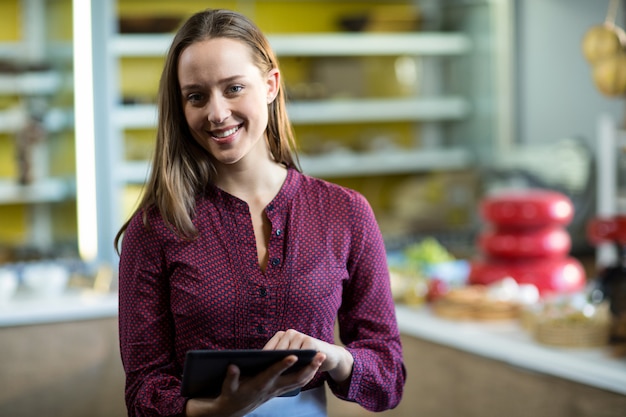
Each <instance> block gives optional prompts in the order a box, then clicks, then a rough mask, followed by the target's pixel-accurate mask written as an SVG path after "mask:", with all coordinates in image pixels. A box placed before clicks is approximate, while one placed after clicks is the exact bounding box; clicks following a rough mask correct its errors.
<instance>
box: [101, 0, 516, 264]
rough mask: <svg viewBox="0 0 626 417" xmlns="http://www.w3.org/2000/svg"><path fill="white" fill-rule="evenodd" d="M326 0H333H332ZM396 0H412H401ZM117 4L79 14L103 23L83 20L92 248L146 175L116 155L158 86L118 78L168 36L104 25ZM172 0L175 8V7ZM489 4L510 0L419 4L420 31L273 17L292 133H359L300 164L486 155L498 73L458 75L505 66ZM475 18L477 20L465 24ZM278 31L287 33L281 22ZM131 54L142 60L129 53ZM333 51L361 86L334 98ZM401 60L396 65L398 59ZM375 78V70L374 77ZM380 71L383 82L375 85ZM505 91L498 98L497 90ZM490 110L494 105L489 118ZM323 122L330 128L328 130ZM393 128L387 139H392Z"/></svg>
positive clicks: (500, 110)
mask: <svg viewBox="0 0 626 417" xmlns="http://www.w3.org/2000/svg"><path fill="white" fill-rule="evenodd" d="M338 3H339V2H333V7H335V6H337V5H338ZM355 3H356V2H355ZM406 3H407V4H414V5H416V6H417V5H418V4H419V2H417V1H413V0H407V2H406ZM500 3H501V4H500ZM122 5H123V0H106V1H103V2H96V3H93V7H92V10H91V13H92V16H89V18H91V19H93V16H95V15H97V16H98V20H99V21H101V22H105V24H101V25H95V26H94V27H93V32H92V37H93V51H94V52H93V54H94V55H93V58H94V62H97V65H95V66H94V79H97V80H98V82H97V83H94V85H93V87H92V88H93V89H94V93H95V95H97V96H99V97H102V98H103V100H100V101H97V102H96V103H97V106H96V107H97V109H96V110H95V116H96V118H95V125H96V126H97V127H96V129H95V130H96V136H102V138H101V140H98V141H97V144H96V151H95V152H96V153H97V154H98V164H103V167H102V169H98V172H99V173H106V174H104V178H99V179H98V181H97V183H98V184H100V185H99V186H98V187H97V193H98V195H100V198H98V200H99V201H106V205H107V206H106V207H105V208H103V209H102V210H98V216H99V220H98V240H99V241H101V242H102V243H101V245H99V246H100V247H108V246H110V245H109V244H108V243H106V242H110V241H111V240H113V238H114V236H112V235H111V233H112V231H113V230H116V229H118V228H119V225H120V224H121V223H122V222H123V219H122V217H123V214H122V210H121V207H122V206H123V204H122V200H123V196H124V192H125V190H126V188H127V185H135V184H137V185H142V184H144V183H145V181H146V179H147V178H148V174H149V165H148V162H147V161H134V160H127V159H126V158H127V155H128V154H129V153H128V152H127V151H126V149H127V143H126V140H128V139H129V138H131V136H133V135H134V132H130V131H132V130H152V129H155V128H156V126H157V122H158V110H157V107H156V105H155V104H154V103H150V102H145V101H143V99H142V97H145V96H147V95H148V94H147V91H148V90H147V89H148V88H152V90H150V91H152V92H156V89H157V87H158V86H157V85H153V86H152V87H149V86H141V87H142V89H141V93H136V92H135V93H133V92H131V91H122V89H123V85H126V83H128V82H130V83H134V82H137V81H133V80H136V79H138V78H139V77H140V74H141V73H140V72H139V70H138V68H137V67H135V64H137V66H139V65H144V64H145V65H146V66H150V68H151V70H153V68H154V67H153V66H154V65H157V64H156V61H155V60H154V59H153V58H161V59H162V58H163V57H165V55H166V54H167V52H168V49H169V48H170V46H171V42H172V40H173V37H174V33H160V34H159V33H146V34H122V33H119V32H118V31H117V29H116V28H117V24H118V23H119V22H118V21H119V19H120V17H121V16H120V13H124V10H123V9H124V8H123V7H121V6H122ZM385 5H386V2H385V1H383V0H375V1H374V0H372V1H368V2H367V6H365V5H361V6H363V10H364V11H367V9H369V11H372V10H373V9H374V8H376V7H378V6H385ZM273 7H276V5H274V4H271V5H270V4H268V3H265V2H263V1H257V0H252V1H249V2H246V11H247V12H248V15H249V16H250V17H251V18H252V19H253V20H254V19H255V18H256V17H257V16H262V15H263V14H264V13H266V12H268V11H269V10H272V8H273ZM180 8H181V10H182V9H185V6H182V5H181V6H180ZM339 9H340V8H337V10H336V11H335V12H334V13H333V12H332V11H330V10H329V13H330V14H331V16H329V18H333V17H332V15H335V16H334V18H333V19H335V21H336V19H337V17H338V16H339V15H341V13H343V12H342V11H341V10H339ZM496 9H498V10H505V11H510V10H512V2H510V0H506V1H503V2H499V3H498V6H497V7H496V6H494V5H491V4H489V5H486V7H482V6H480V7H474V5H471V6H470V5H468V7H463V8H462V11H460V12H459V13H456V12H454V16H452V14H450V17H451V19H449V20H445V21H444V20H443V19H441V20H439V18H440V17H443V15H444V14H447V13H448V12H449V11H450V9H449V8H448V7H445V6H443V5H439V4H435V3H434V2H433V5H432V10H430V9H429V10H430V11H429V13H431V14H429V15H430V16H431V17H435V16H436V17H437V23H436V24H435V23H433V24H432V25H429V26H428V29H427V30H426V31H422V32H420V31H415V32H410V31H402V32H368V31H361V32H324V28H326V27H330V26H328V25H323V24H320V25H313V26H311V27H312V28H313V27H314V28H315V29H312V30H313V31H311V32H308V31H306V32H305V29H304V28H303V31H302V32H298V26H297V25H294V23H297V22H290V24H289V25H281V24H280V22H276V26H275V32H274V33H271V32H268V40H269V42H270V44H271V45H272V47H273V50H274V52H275V53H276V55H277V56H278V57H279V59H282V58H284V57H286V58H288V59H287V60H286V62H285V63H284V66H285V72H284V73H285V74H286V75H285V76H286V77H287V76H290V77H292V76H293V79H291V78H290V82H292V83H294V84H293V85H294V86H298V87H300V86H303V90H302V91H304V92H305V93H303V94H300V95H298V94H296V93H293V94H291V95H290V96H289V98H290V99H289V101H288V102H287V112H288V114H289V119H290V121H291V122H292V124H293V125H294V126H295V130H296V134H297V135H298V137H299V138H300V139H301V140H302V141H305V140H306V136H307V135H305V134H303V132H306V131H307V129H310V128H313V127H314V126H320V129H319V135H320V136H321V137H323V138H324V139H323V140H325V141H333V142H340V147H341V145H342V144H343V143H341V141H342V140H343V139H344V138H345V142H346V147H349V146H350V145H349V144H348V142H349V141H350V140H352V139H351V137H346V136H345V135H347V134H346V133H345V132H346V131H349V132H352V131H354V135H355V136H356V135H359V138H358V140H359V145H358V148H359V149H368V152H363V153H360V152H346V153H343V152H337V151H335V152H332V153H329V154H315V155H313V154H301V155H300V159H301V166H302V169H303V171H304V172H305V173H306V174H309V175H312V176H316V177H322V178H333V179H339V178H340V177H350V176H358V177H363V178H365V177H368V176H378V175H392V176H393V175H397V174H422V173H429V172H432V171H433V170H435V171H440V170H441V171H446V170H458V169H465V168H468V167H474V166H477V164H480V161H482V160H486V159H487V157H488V156H489V155H483V154H486V153H488V152H487V151H483V149H494V146H491V145H492V143H495V132H496V131H500V129H499V127H500V124H501V123H500V120H503V121H504V122H507V121H509V120H510V117H509V116H510V115H509V114H508V110H510V109H509V108H508V107H506V106H504V107H502V105H501V102H500V101H497V100H496V99H498V98H499V97H500V95H501V94H502V92H501V91H500V81H502V80H503V79H504V78H503V77H499V78H497V79H495V78H491V77H487V78H485V77H478V78H477V77H474V78H473V79H472V82H467V81H469V79H468V80H467V81H466V80H465V77H467V76H469V75H468V74H490V73H494V74H496V73H497V74H500V67H502V66H503V65H504V64H506V65H508V63H504V64H503V63H502V62H501V61H503V60H507V59H508V58H510V55H503V54H501V53H500V51H499V49H498V48H499V47H500V46H502V45H504V44H506V42H507V40H508V38H503V40H501V41H499V42H494V41H493V40H494V39H496V38H499V37H500V35H502V33H501V31H502V28H503V25H505V26H506V29H507V30H510V29H511V25H512V23H513V22H512V20H510V19H508V18H506V19H504V20H503V21H505V22H504V23H502V24H500V25H497V24H496V23H495V22H494V20H496V19H500V18H501V17H502V16H501V15H500V14H498V13H496ZM189 12H191V11H189ZM185 13H187V12H185ZM136 17H137V16H136ZM295 19H299V20H300V21H304V20H306V19H307V17H306V16H303V15H299V16H296V17H295ZM476 22H481V23H480V25H479V26H476V25H475V23H476ZM329 23H330V25H332V24H333V23H332V22H330V21H329ZM439 23H441V24H439ZM444 23H445V24H444ZM438 28H442V30H437V29H438ZM443 28H445V29H443ZM281 30H289V31H290V32H282V33H281V32H280V31H281ZM142 58H149V59H145V60H143V62H140V61H141V60H142ZM291 58H295V59H291ZM300 58H304V59H302V60H301V59H300ZM333 58H350V59H348V60H347V61H350V63H354V64H355V68H357V65H358V66H360V67H361V69H362V74H360V76H361V77H362V78H363V83H367V86H368V88H363V89H354V90H350V91H352V93H341V94H338V95H337V96H338V97H337V98H334V97H329V96H325V95H324V92H325V91H330V92H336V89H335V88H333V87H332V86H331V85H330V83H328V84H329V85H327V86H325V87H324V81H325V80H326V79H325V78H324V76H325V75H324V74H323V73H322V72H323V71H324V68H326V67H325V66H324V65H326V64H327V63H328V62H331V61H330V60H331V59H333ZM354 58H357V59H354ZM360 58H362V59H360ZM390 58H391V59H390ZM393 58H402V59H401V60H396V59H393ZM403 63H405V64H407V65H406V66H405V67H402V66H401V65H402V64H403ZM127 64H128V65H127ZM291 64H293V65H291ZM409 65H411V67H410V68H409ZM156 70H157V71H160V70H161V69H160V68H159V69H156ZM123 71H125V72H123ZM290 71H293V72H290ZM346 71H347V69H346ZM375 71H381V72H383V74H384V75H379V74H378V73H375ZM402 71H404V72H402ZM329 72H330V74H331V75H330V76H329V77H330V78H331V80H333V81H335V82H339V83H341V81H338V80H337V77H335V73H334V72H332V69H330V70H329ZM337 75H338V74H337ZM355 75H356V74H355ZM343 76H345V77H348V78H350V77H351V73H349V72H345V74H343ZM394 76H395V77H396V78H397V79H396V80H395V81H394ZM379 77H383V78H384V79H381V80H379V79H378V78H379ZM370 78H373V79H370ZM355 80H356V78H355ZM286 81H287V80H286ZM379 81H380V82H379ZM387 81H389V82H390V83H393V84H385V83H386V82H387ZM359 82H360V81H358V80H356V81H355V83H359ZM313 84H315V85H316V86H317V84H319V87H320V88H319V89H316V90H315V91H314V92H313V93H312V94H308V90H306V88H307V87H310V86H312V85H313ZM369 86H371V87H372V88H369ZM390 86H391V88H389V87H390ZM133 87H137V88H132V90H135V91H139V86H133ZM144 88H145V89H144ZM324 88H326V90H324ZM296 90H297V89H294V91H296ZM312 90H313V89H312ZM297 91H299V90H297ZM125 94H128V95H129V96H130V97H125ZM137 94H138V95H139V96H140V97H139V100H138V101H137V103H138V104H123V103H124V102H125V99H127V98H129V99H132V98H133V96H135V95H137ZM150 95H153V93H150ZM339 96H340V97H341V98H339ZM296 97H297V98H299V99H296ZM506 97H510V94H508V92H507V94H506ZM311 98H315V99H314V100H310V99H311ZM496 108H497V111H496ZM492 114H498V118H497V120H496V119H494V118H493V117H492ZM335 128H336V129H337V130H336V134H334V133H329V132H331V131H332V129H335ZM371 128H374V129H376V132H377V133H376V134H375V135H371V134H370V133H369V132H370V131H371V130H372V129H371ZM352 129H354V130H352ZM359 132H361V133H359ZM143 133H144V132H141V134H143ZM348 134H349V135H352V133H348ZM367 137H370V138H371V139H372V142H371V143H369V144H368V143H364V142H365V139H362V138H367ZM380 137H390V138H392V139H391V140H390V142H393V143H391V144H390V146H389V147H386V146H385V148H384V149H381V148H380V146H379V145H380V144H379V143H378V142H377V139H379V138H380ZM503 137H505V139H502V141H506V140H508V138H509V137H511V136H510V135H504V136H503ZM396 138H398V140H397V145H398V146H399V147H398V148H394V147H393V146H394V144H396ZM305 145H306V143H303V145H302V149H313V148H314V146H311V147H307V146H305ZM381 146H382V145H381ZM496 148H497V146H496ZM493 152H496V150H494V151H493ZM489 153H491V151H489ZM99 175H100V176H102V175H103V174H99ZM390 180H391V181H393V179H391V178H390ZM363 184H364V185H363V187H366V186H367V185H366V184H367V179H365V181H364V183H363ZM359 191H361V190H359ZM105 251H106V250H105ZM99 256H100V255H99ZM101 256H102V258H103V259H106V260H107V261H111V262H112V263H115V262H116V261H117V256H116V254H114V253H113V252H110V251H109V252H107V253H106V254H103V255H101Z"/></svg>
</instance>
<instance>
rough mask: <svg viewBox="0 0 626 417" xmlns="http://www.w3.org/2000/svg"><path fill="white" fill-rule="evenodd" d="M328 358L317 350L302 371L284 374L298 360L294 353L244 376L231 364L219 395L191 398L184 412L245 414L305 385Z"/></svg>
mask: <svg viewBox="0 0 626 417" xmlns="http://www.w3.org/2000/svg"><path fill="white" fill-rule="evenodd" d="M325 359H326V355H324V354H323V353H320V352H318V353H317V354H316V355H315V357H314V358H313V361H312V362H311V363H310V364H309V365H307V366H306V367H304V368H303V369H301V370H300V371H298V372H294V373H290V374H287V375H282V373H283V372H285V371H286V370H287V369H289V367H291V366H292V365H293V364H295V363H296V362H297V360H298V358H297V357H296V356H295V355H290V356H287V357H286V358H284V359H283V360H281V361H280V362H278V363H275V364H274V365H272V366H270V367H269V368H267V369H266V370H264V371H263V372H261V373H259V374H258V375H256V376H254V377H250V378H244V379H241V378H240V372H239V368H237V367H236V366H235V365H230V366H229V367H228V371H227V373H226V378H225V379H224V383H223V384H222V392H221V394H220V396H219V397H217V398H192V399H190V400H188V401H187V405H186V407H185V414H186V416H187V417H196V416H224V417H226V416H228V417H238V416H245V415H246V414H248V413H250V412H251V411H253V410H254V409H255V408H257V407H259V406H260V405H261V404H263V403H265V402H266V401H267V400H270V399H272V398H274V397H277V396H279V395H283V394H285V393H287V392H289V391H292V390H294V389H296V388H302V387H303V386H305V385H306V384H307V383H308V382H309V381H310V380H311V379H313V377H314V376H315V373H316V372H317V371H318V370H319V369H320V366H321V365H322V364H323V363H324V361H325Z"/></svg>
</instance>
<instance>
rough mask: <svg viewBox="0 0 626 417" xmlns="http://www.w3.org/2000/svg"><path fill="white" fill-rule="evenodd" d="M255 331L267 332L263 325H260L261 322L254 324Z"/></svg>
mask: <svg viewBox="0 0 626 417" xmlns="http://www.w3.org/2000/svg"><path fill="white" fill-rule="evenodd" d="M256 331H257V333H260V334H265V333H267V331H266V330H265V328H264V327H263V325H262V324H258V325H257V326H256Z"/></svg>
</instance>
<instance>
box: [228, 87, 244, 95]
mask: <svg viewBox="0 0 626 417" xmlns="http://www.w3.org/2000/svg"><path fill="white" fill-rule="evenodd" d="M242 90H243V85H231V86H230V87H228V89H227V90H226V93H227V94H230V95H233V94H237V93H240V92H241V91H242Z"/></svg>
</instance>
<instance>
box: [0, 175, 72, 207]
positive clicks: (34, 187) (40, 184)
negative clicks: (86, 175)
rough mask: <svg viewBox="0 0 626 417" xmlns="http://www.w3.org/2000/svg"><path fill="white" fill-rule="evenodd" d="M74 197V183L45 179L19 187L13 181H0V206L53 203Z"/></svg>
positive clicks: (64, 180)
mask: <svg viewBox="0 0 626 417" xmlns="http://www.w3.org/2000/svg"><path fill="white" fill-rule="evenodd" d="M75 195H76V187H75V184H74V181H72V180H69V179H60V178H45V179H42V180H39V181H37V182H35V183H33V184H29V185H19V184H17V183H16V182H15V181H14V180H7V179H0V205H1V204H33V203H54V202H60V201H64V200H67V199H68V198H73V197H74V196H75Z"/></svg>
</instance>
